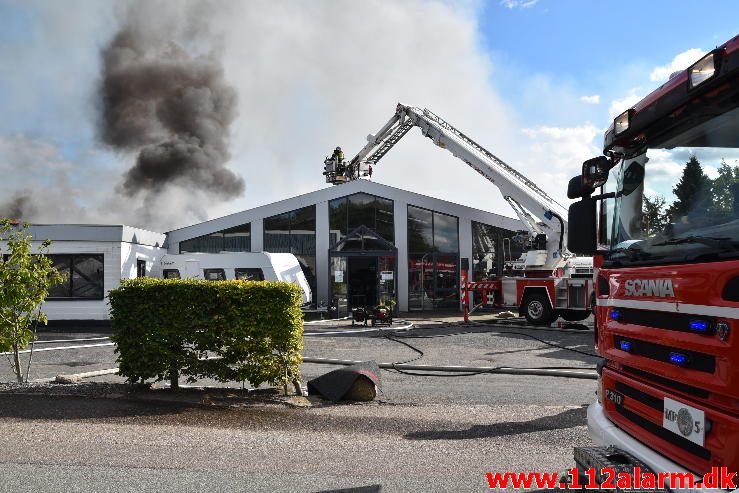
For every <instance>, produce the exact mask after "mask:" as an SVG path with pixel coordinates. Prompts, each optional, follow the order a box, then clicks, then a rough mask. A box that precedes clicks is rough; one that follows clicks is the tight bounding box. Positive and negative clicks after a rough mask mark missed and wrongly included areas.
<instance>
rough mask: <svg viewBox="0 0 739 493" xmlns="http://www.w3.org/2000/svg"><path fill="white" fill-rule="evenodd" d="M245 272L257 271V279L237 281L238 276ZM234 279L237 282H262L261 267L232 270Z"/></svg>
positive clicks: (262, 273) (262, 272)
mask: <svg viewBox="0 0 739 493" xmlns="http://www.w3.org/2000/svg"><path fill="white" fill-rule="evenodd" d="M246 271H259V276H257V277H259V279H239V274H242V273H244V272H246ZM234 279H235V280H237V281H264V270H263V269H262V268H261V267H236V268H235V269H234Z"/></svg>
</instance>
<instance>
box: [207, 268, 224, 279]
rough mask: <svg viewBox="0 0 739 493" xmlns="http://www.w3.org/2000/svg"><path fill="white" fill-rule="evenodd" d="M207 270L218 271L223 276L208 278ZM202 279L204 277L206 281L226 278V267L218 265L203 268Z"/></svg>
mask: <svg viewBox="0 0 739 493" xmlns="http://www.w3.org/2000/svg"><path fill="white" fill-rule="evenodd" d="M209 272H218V273H220V274H221V275H222V276H223V278H220V279H208V273H209ZM203 279H205V280H206V281H225V280H226V279H227V278H226V269H223V268H220V267H219V268H214V269H203Z"/></svg>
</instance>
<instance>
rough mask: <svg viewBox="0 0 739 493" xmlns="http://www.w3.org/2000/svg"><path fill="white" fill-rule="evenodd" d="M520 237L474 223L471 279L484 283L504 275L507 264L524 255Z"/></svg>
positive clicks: (507, 231) (506, 230)
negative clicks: (486, 280) (483, 281)
mask: <svg viewBox="0 0 739 493" xmlns="http://www.w3.org/2000/svg"><path fill="white" fill-rule="evenodd" d="M519 236H520V235H517V234H516V232H515V231H511V230H509V229H504V228H498V227H496V226H491V225H489V224H483V223H478V222H474V221H473V222H472V273H471V276H470V277H471V279H472V280H473V281H482V280H484V279H489V278H492V277H493V276H497V275H500V274H502V273H504V271H505V264H506V263H510V262H512V261H514V260H516V259H518V258H519V257H520V256H521V254H522V253H523V242H522V241H521V240H520V239H519V238H518V237H519Z"/></svg>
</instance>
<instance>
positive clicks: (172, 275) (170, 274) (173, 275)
mask: <svg viewBox="0 0 739 493" xmlns="http://www.w3.org/2000/svg"><path fill="white" fill-rule="evenodd" d="M164 278H165V279H179V278H180V271H179V269H164Z"/></svg>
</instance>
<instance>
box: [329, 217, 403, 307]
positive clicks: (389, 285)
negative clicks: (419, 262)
mask: <svg viewBox="0 0 739 493" xmlns="http://www.w3.org/2000/svg"><path fill="white" fill-rule="evenodd" d="M329 255H330V259H331V263H330V276H331V278H330V281H331V283H330V285H331V299H332V304H333V305H334V306H336V307H337V310H338V315H339V316H343V315H347V314H348V313H349V311H350V310H351V309H352V308H358V307H369V308H372V307H375V306H377V305H379V304H385V305H395V304H396V302H397V298H396V282H397V249H396V248H395V247H394V246H393V244H392V243H390V242H387V241H385V240H383V239H382V238H381V237H379V235H377V233H375V232H374V231H372V230H371V229H370V228H367V227H366V226H360V227H359V228H357V229H356V230H354V231H352V232H351V233H349V234H348V235H347V236H346V237H345V238H344V239H343V240H342V241H340V242H339V243H338V244H337V245H336V247H334V248H333V249H331V251H330V252H329Z"/></svg>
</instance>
